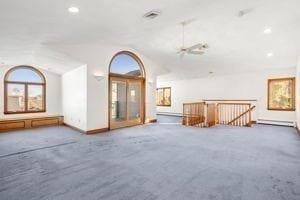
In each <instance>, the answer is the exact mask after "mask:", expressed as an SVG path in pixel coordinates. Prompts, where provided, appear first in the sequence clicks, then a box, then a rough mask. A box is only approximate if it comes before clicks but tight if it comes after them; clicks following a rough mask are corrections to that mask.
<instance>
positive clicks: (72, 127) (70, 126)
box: [64, 123, 86, 134]
mask: <svg viewBox="0 0 300 200" xmlns="http://www.w3.org/2000/svg"><path fill="white" fill-rule="evenodd" d="M64 126H67V127H69V128H71V129H74V130H75V131H78V132H80V133H83V134H85V133H86V131H84V130H82V129H80V128H77V127H75V126H72V125H70V124H67V123H64Z"/></svg>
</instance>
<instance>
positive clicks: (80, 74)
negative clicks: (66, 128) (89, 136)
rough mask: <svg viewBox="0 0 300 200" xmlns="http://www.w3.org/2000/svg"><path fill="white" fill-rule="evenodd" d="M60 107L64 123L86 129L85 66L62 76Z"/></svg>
mask: <svg viewBox="0 0 300 200" xmlns="http://www.w3.org/2000/svg"><path fill="white" fill-rule="evenodd" d="M62 107H63V115H64V121H65V123H66V124H68V125H71V126H74V127H76V128H79V129H81V130H83V131H87V66H82V67H79V68H76V69H74V70H72V71H69V72H67V73H65V74H64V75H63V76H62Z"/></svg>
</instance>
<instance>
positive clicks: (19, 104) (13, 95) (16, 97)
mask: <svg viewBox="0 0 300 200" xmlns="http://www.w3.org/2000/svg"><path fill="white" fill-rule="evenodd" d="M7 111H8V112H22V111H25V86H24V85H23V84H8V85H7Z"/></svg>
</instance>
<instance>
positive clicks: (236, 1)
mask: <svg viewBox="0 0 300 200" xmlns="http://www.w3.org/2000/svg"><path fill="white" fill-rule="evenodd" d="M71 5H74V6H77V7H79V9H80V12H79V13H78V14H70V13H69V12H68V11H67V9H68V7H69V6H71ZM299 8H300V1H299V0H151V1H148V0H126V1H121V0H88V1H87V0H26V1H20V0H6V1H1V2H0V25H1V31H0V63H2V65H19V64H33V65H38V66H40V67H42V68H45V69H48V68H50V71H51V70H52V71H54V72H57V73H64V72H66V71H68V70H70V69H73V68H75V67H78V66H80V65H81V64H83V63H80V62H78V61H76V60H74V59H73V58H72V57H71V56H66V55H64V54H61V53H59V52H55V51H53V50H50V48H48V46H51V45H53V44H55V45H56V46H57V45H60V44H62V45H67V44H88V43H91V44H93V43H106V44H107V43H111V44H114V45H116V44H117V45H127V46H129V47H132V48H134V49H136V50H137V51H140V52H141V53H142V54H144V55H145V56H147V57H149V58H151V59H152V60H154V61H155V62H156V63H158V64H159V65H160V66H161V67H164V68H166V69H168V70H169V71H170V73H169V74H167V75H164V76H163V77H161V78H162V79H165V80H166V79H174V78H179V79H184V78H195V77H201V76H207V75H208V72H209V71H213V72H214V73H215V74H224V73H234V72H245V71H254V70H267V69H277V68H290V67H294V66H295V65H296V62H297V57H298V56H299V55H300V11H299ZM152 9H158V10H160V11H161V12H162V15H161V16H159V17H158V18H156V19H153V20H146V19H143V18H142V16H143V15H144V14H145V13H146V12H148V11H150V10H152ZM244 9H252V11H251V12H249V13H248V14H246V15H244V16H243V17H238V12H239V11H240V10H244ZM190 19H193V22H192V23H190V24H189V25H188V26H187V27H186V44H187V46H189V45H193V44H195V43H198V42H205V43H208V45H209V49H208V50H207V52H206V53H205V54H204V55H201V56H195V55H187V56H186V57H185V58H184V59H180V58H179V56H178V55H177V54H176V51H177V49H178V48H179V46H180V45H181V31H182V30H181V26H180V25H179V23H180V22H181V21H183V20H190ZM266 27H270V28H271V29H272V33H271V34H268V35H266V34H264V33H263V30H264V29H265V28H266ZM268 52H273V54H274V56H273V57H271V58H267V57H266V54H267V53H268ZM3 63H4V64H3Z"/></svg>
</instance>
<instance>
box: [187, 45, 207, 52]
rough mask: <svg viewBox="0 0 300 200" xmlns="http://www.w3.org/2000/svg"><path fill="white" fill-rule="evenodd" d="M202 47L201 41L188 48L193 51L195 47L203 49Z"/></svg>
mask: <svg viewBox="0 0 300 200" xmlns="http://www.w3.org/2000/svg"><path fill="white" fill-rule="evenodd" d="M202 47H203V45H202V44H200V43H199V44H195V45H193V46H191V47H189V48H187V51H192V50H194V49H202Z"/></svg>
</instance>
